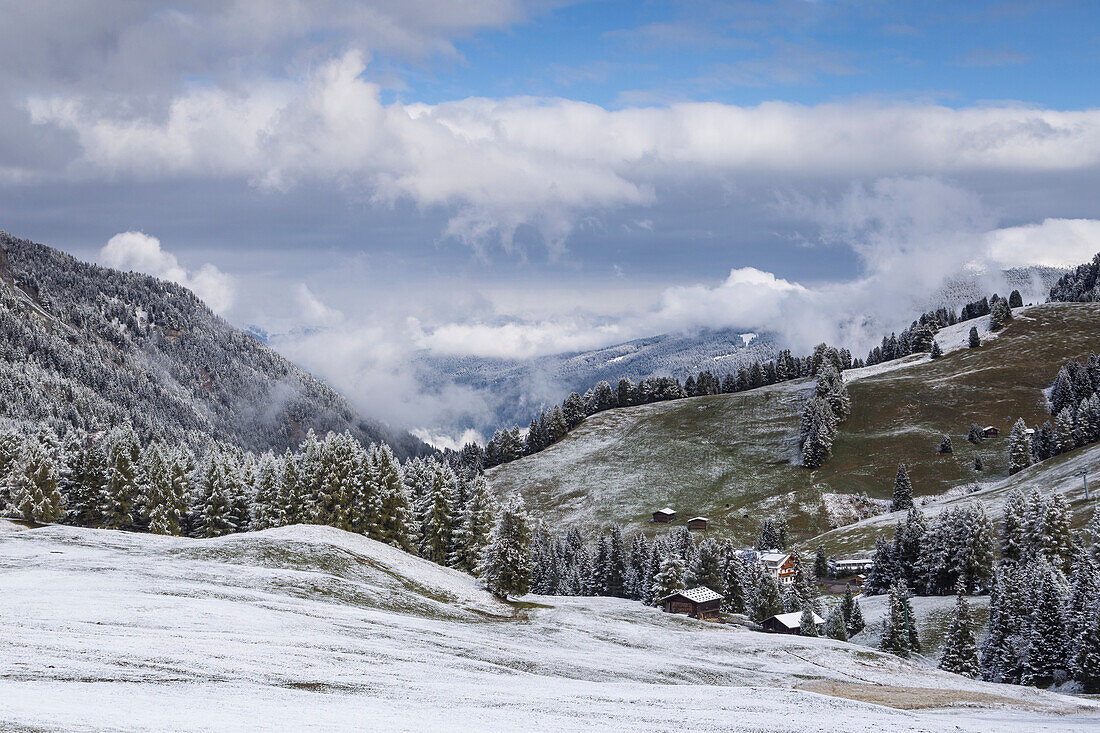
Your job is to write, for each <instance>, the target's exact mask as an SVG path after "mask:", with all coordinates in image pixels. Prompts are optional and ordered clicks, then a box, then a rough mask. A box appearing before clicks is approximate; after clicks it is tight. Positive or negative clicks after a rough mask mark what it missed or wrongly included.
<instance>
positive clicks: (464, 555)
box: [452, 476, 497, 573]
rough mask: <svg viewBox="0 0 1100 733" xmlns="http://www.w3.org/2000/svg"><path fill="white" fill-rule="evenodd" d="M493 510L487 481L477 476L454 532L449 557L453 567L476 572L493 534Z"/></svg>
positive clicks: (494, 504) (494, 513) (492, 501)
mask: <svg viewBox="0 0 1100 733" xmlns="http://www.w3.org/2000/svg"><path fill="white" fill-rule="evenodd" d="M496 513H497V508H496V503H495V502H494V500H493V495H492V492H491V491H490V489H489V483H488V482H487V481H486V480H485V478H484V477H483V476H478V477H477V478H476V479H474V483H473V486H472V487H471V490H470V495H469V496H468V497H467V499H466V507H465V509H464V512H463V521H462V524H461V530H460V531H459V532H458V533H457V534H456V536H455V556H454V558H452V564H453V565H454V566H455V567H457V568H458V569H460V570H465V571H466V572H471V573H472V572H476V570H477V568H478V564H479V561H480V558H481V555H482V554H483V552H484V550H485V547H486V546H487V545H488V544H489V541H490V540H491V538H492V532H493V522H494V517H495V516H496Z"/></svg>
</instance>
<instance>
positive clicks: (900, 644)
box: [879, 580, 921, 657]
mask: <svg viewBox="0 0 1100 733" xmlns="http://www.w3.org/2000/svg"><path fill="white" fill-rule="evenodd" d="M879 648H880V649H882V650H883V651H886V652H890V653H892V654H897V655H898V656H899V657H908V656H909V655H910V653H913V652H916V653H918V654H919V653H920V650H921V646H920V640H919V638H918V636H917V626H916V618H915V617H914V615H913V607H912V605H911V604H910V603H909V589H908V587H907V586H906V584H905V581H904V580H900V581H898V582H897V584H896V585H894V586H892V587H891V588H890V598H889V611H888V613H887V616H886V617H885V618H884V619H883V622H882V639H881V640H880V643H879Z"/></svg>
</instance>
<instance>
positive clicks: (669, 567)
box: [652, 552, 687, 603]
mask: <svg viewBox="0 0 1100 733" xmlns="http://www.w3.org/2000/svg"><path fill="white" fill-rule="evenodd" d="M686 572H687V566H686V565H685V564H684V561H683V560H682V559H681V558H680V556H679V555H678V554H676V553H675V552H673V553H670V554H669V555H668V556H667V557H665V559H664V560H662V561H661V569H660V570H659V571H658V572H657V575H656V576H654V578H653V589H652V599H653V603H660V602H661V600H662V599H663V598H666V597H667V596H670V595H672V594H673V593H675V592H676V591H679V590H683V589H684V574H685V573H686Z"/></svg>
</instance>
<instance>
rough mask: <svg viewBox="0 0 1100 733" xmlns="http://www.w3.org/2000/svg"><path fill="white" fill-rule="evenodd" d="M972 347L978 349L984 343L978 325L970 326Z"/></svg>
mask: <svg viewBox="0 0 1100 733" xmlns="http://www.w3.org/2000/svg"><path fill="white" fill-rule="evenodd" d="M968 341H969V344H970V348H972V349H977V348H978V347H980V346H981V345H982V337H981V336H979V335H978V327H977V326H971V327H970V338H969V339H968Z"/></svg>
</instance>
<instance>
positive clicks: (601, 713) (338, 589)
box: [0, 523, 1100, 731]
mask: <svg viewBox="0 0 1100 733" xmlns="http://www.w3.org/2000/svg"><path fill="white" fill-rule="evenodd" d="M524 600H525V601H526V602H525V603H523V604H517V605H516V606H515V607H513V606H509V605H505V604H502V603H499V602H498V601H496V600H494V599H493V598H491V597H490V596H489V595H487V594H486V593H485V592H483V591H482V590H481V589H479V588H478V587H477V585H476V584H475V583H474V581H473V580H472V579H471V578H469V577H467V576H464V575H462V574H459V573H457V572H453V571H450V570H446V569H442V568H439V567H437V566H434V565H432V564H430V563H427V562H426V561H422V560H419V559H417V558H413V557H411V556H408V555H404V554H402V553H400V552H398V551H396V550H393V549H392V548H388V547H385V546H383V545H380V544H378V543H376V542H372V541H370V540H367V539H365V538H362V537H359V536H357V535H352V534H347V533H344V532H341V531H338V530H335V529H330V528H324V527H302V526H296V527H289V528H282V529H278V530H268V531H265V532H258V533H254V534H247V535H238V536H235V537H229V538H223V539H218V540H209V541H196V540H188V539H179V538H163V537H154V536H149V535H138V534H126V533H121V532H112V531H105V530H87V529H74V528H69V527H44V528H39V529H32V530H15V529H14V525H12V524H10V523H5V525H4V527H2V528H0V619H2V620H3V623H0V649H3V653H2V654H0V729H2V730H5V731H6V730H17V731H20V730H35V731H38V730H48V731H52V730H65V731H69V730H219V731H221V730H305V729H310V730H353V729H359V730H432V731H438V730H443V731H450V730H456V731H457V730H462V731H469V730H525V731H539V730H654V731H662V730H680V729H682V728H683V727H684V726H685V725H686V726H687V727H688V728H693V729H711V730H719V729H720V730H735V731H736V730H757V731H811V730H844V731H878V730H884V729H888V730H896V731H939V730H944V729H952V730H965V731H971V730H1003V729H1005V728H1006V727H1008V726H1010V725H1011V726H1017V728H1016V729H1018V730H1025V729H1026V730H1029V731H1044V730H1045V731H1055V730H1057V731H1077V730H1079V731H1084V730H1096V729H1097V727H1098V726H1100V705H1098V704H1096V703H1093V702H1089V701H1084V700H1080V699H1076V698H1070V697H1065V696H1060V695H1055V694H1052V693H1045V692H1041V691H1037V690H1030V689H1023V688H1018V687H1007V686H1000V685H989V684H984V683H978V682H973V681H969V680H966V679H963V678H960V677H955V676H953V675H947V674H945V673H941V672H937V671H935V670H931V669H927V668H924V667H920V666H917V665H914V664H911V663H908V662H904V661H902V660H899V659H896V658H894V657H889V656H885V655H882V654H879V653H877V652H874V651H872V650H868V649H866V648H862V647H858V646H854V645H845V644H840V643H837V642H832V641H827V640H818V639H802V638H798V637H779V636H770V635H762V634H756V633H752V632H748V631H741V630H736V629H735V628H734V627H729V626H718V625H710V624H702V623H700V622H696V621H691V620H688V619H686V618H683V617H673V616H667V615H664V614H662V613H660V612H659V611H658V610H656V609H650V608H645V607H643V606H641V605H640V604H637V603H633V602H630V601H622V600H616V599H591V598H583V599H560V598H543V597H530V598H527V599H524Z"/></svg>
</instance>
